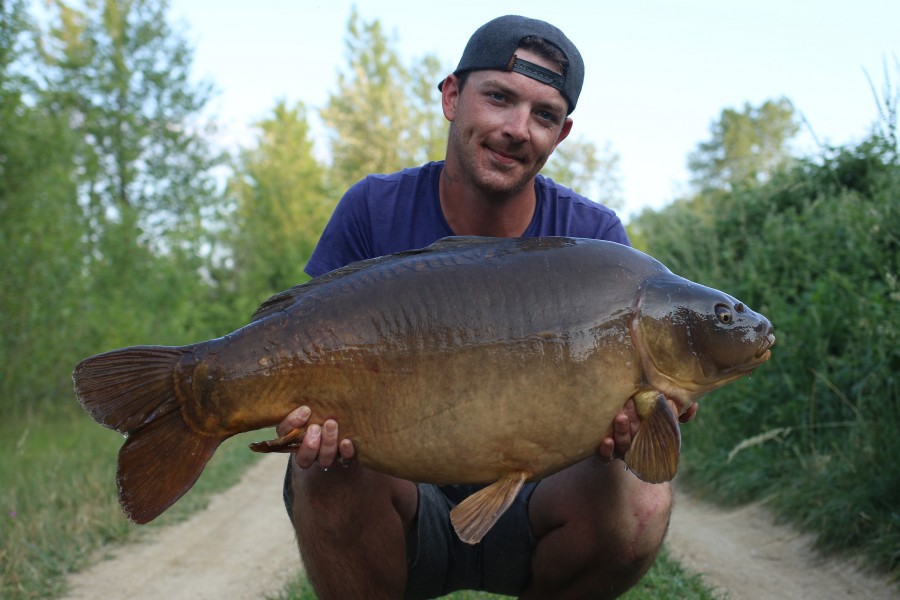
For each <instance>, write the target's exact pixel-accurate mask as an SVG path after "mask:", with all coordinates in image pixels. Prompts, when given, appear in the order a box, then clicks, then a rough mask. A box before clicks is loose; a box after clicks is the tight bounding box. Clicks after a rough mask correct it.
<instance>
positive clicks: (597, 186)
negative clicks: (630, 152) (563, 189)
mask: <svg viewBox="0 0 900 600" xmlns="http://www.w3.org/2000/svg"><path fill="white" fill-rule="evenodd" d="M541 173H542V174H543V175H546V176H547V177H549V178H551V179H553V180H554V181H557V182H559V183H561V184H563V185H565V186H567V187H569V188H572V189H573V190H576V191H577V192H578V193H580V194H582V195H584V196H587V197H588V198H590V199H591V200H593V201H594V202H599V203H600V204H603V205H605V206H608V207H610V208H612V209H614V210H617V209H621V208H623V207H624V205H625V200H624V198H623V197H622V183H621V175H620V173H619V155H618V154H616V153H615V151H613V149H612V148H611V147H610V146H609V145H607V146H605V147H604V148H603V149H602V150H598V148H597V145H596V144H594V143H593V142H590V141H588V140H586V139H584V138H574V139H573V138H572V137H569V138H566V139H565V140H564V141H563V142H562V143H561V144H560V145H559V146H557V147H556V150H554V152H553V154H551V155H550V160H548V161H547V164H546V165H545V166H544V168H543V169H542V170H541Z"/></svg>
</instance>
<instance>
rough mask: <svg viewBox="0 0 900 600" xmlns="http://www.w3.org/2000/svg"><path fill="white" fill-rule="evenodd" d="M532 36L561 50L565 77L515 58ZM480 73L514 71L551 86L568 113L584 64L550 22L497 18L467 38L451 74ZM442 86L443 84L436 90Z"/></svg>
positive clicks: (575, 98)
mask: <svg viewBox="0 0 900 600" xmlns="http://www.w3.org/2000/svg"><path fill="white" fill-rule="evenodd" d="M532 35H533V36H537V37H540V38H544V39H545V40H547V41H548V42H550V43H551V44H553V45H554V46H556V47H557V48H559V49H560V50H561V51H562V53H563V54H564V55H565V56H566V59H567V60H568V61H569V67H568V69H567V70H566V74H565V75H560V74H559V73H555V72H553V71H551V70H550V69H545V68H544V67H542V66H540V65H536V64H534V63H532V62H529V61H527V60H522V59H521V58H518V57H517V56H516V49H517V48H518V47H519V42H521V41H522V39H523V38H525V37H528V36H532ZM482 70H496V71H514V72H516V73H521V74H522V75H525V76H527V77H531V78H532V79H536V80H538V81H540V82H541V83H545V84H547V85H549V86H551V87H554V88H556V89H557V90H559V91H560V93H561V94H562V95H563V97H564V98H565V99H566V101H567V102H568V103H569V112H570V113H571V112H572V111H573V110H575V104H576V102H578V95H579V94H580V93H581V85H582V84H583V83H584V61H583V60H582V58H581V53H580V52H578V48H576V47H575V44H573V43H572V42H571V41H570V40H569V38H567V37H566V35H565V34H564V33H563V32H562V31H560V30H559V29H557V28H556V27H554V26H553V25H551V24H550V23H546V22H544V21H539V20H537V19H529V18H527V17H520V16H516V15H506V16H504V17H497V18H496V19H494V20H493V21H489V22H487V23H485V24H484V25H482V26H481V27H479V28H478V29H477V30H476V31H475V33H473V34H472V37H471V38H469V43H468V44H466V48H465V50H463V55H462V58H461V59H460V61H459V65H458V66H457V67H456V70H455V71H454V72H453V74H454V75H458V74H459V73H462V72H464V71H482ZM443 85H444V82H443V81H442V82H441V83H439V84H438V89H441V87H442V86H443Z"/></svg>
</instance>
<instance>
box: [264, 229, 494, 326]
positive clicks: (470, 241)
mask: <svg viewBox="0 0 900 600" xmlns="http://www.w3.org/2000/svg"><path fill="white" fill-rule="evenodd" d="M497 241H498V238H489V237H478V236H450V237H445V238H441V239H439V240H438V241H436V242H434V243H433V244H431V245H430V246H426V247H425V248H419V249H416V250H407V251H405V252H397V253H395V254H387V255H385V256H379V257H376V258H367V259H364V260H359V261H356V262H353V263H350V264H349V265H347V266H344V267H339V268H337V269H335V270H333V271H329V272H328V273H325V274H324V275H320V276H319V277H316V278H315V279H311V280H310V281H307V282H305V283H301V284H299V285H295V286H294V287H292V288H289V289H286V290H284V291H283V292H278V293H277V294H275V295H274V296H272V297H271V298H269V299H268V300H266V301H265V302H263V303H262V305H260V307H259V308H257V309H256V312H254V313H253V317H252V318H251V319H250V320H251V321H258V320H260V319H264V318H266V317H268V316H269V315H271V314H273V313H276V312H279V311H281V310H284V309H286V308H287V307H289V306H291V305H292V304H294V303H295V302H296V301H297V298H299V297H300V296H302V295H303V294H306V293H307V292H309V291H310V290H312V289H315V288H316V287H318V286H320V285H322V284H325V283H328V282H331V281H334V280H335V279H340V278H341V277H347V276H348V275H352V274H353V273H356V272H359V271H362V270H363V269H369V268H372V267H375V266H378V265H380V264H383V263H387V262H392V261H396V260H400V259H403V258H406V257H408V256H413V255H416V254H430V253H433V252H445V251H447V250H451V249H453V248H460V247H471V246H474V245H480V244H494V243H496V242H497Z"/></svg>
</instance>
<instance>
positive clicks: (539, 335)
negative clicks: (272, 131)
mask: <svg viewBox="0 0 900 600" xmlns="http://www.w3.org/2000/svg"><path fill="white" fill-rule="evenodd" d="M774 341H775V337H774V335H773V333H772V325H771V324H770V323H769V321H768V320H767V319H766V318H765V317H763V316H761V315H759V314H757V313H755V312H753V311H752V310H750V309H749V308H747V307H746V306H745V305H744V304H742V303H741V302H739V301H738V300H736V299H734V298H732V297H731V296H729V295H727V294H724V293H722V292H720V291H718V290H714V289H711V288H708V287H704V286H702V285H698V284H696V283H692V282H690V281H688V280H686V279H683V278H681V277H678V276H676V275H674V274H672V273H671V272H670V271H669V270H668V269H667V268H666V267H665V266H663V265H662V264H661V263H660V262H659V261H657V260H655V259H653V258H651V257H649V256H647V255H645V254H643V253H641V252H638V251H637V250H634V249H632V248H629V247H627V246H623V245H620V244H615V243H612V242H602V241H596V240H586V239H572V238H531V239H493V238H446V239H444V240H441V241H439V242H436V243H435V244H433V245H431V246H429V247H427V248H425V249H422V250H415V251H410V252H403V253H400V254H394V255H389V256H385V257H381V258H376V259H372V260H367V261H362V262H359V263H354V264H352V265H349V266H347V267H345V268H342V269H338V270H336V271H333V272H331V273H328V274H326V275H323V276H321V277H319V278H317V279H313V280H312V281H310V282H308V283H305V284H303V285H298V286H296V287H294V288H291V289H289V290H287V291H285V292H282V293H280V294H277V295H275V296H273V297H272V298H270V299H269V300H268V301H266V302H265V304H263V305H262V306H261V307H260V308H259V309H258V310H257V312H256V313H255V314H254V316H253V320H252V321H251V323H250V324H248V325H246V326H245V327H242V328H241V329H238V330H237V331H235V332H233V333H230V334H228V335H226V336H225V337H222V338H218V339H213V340H209V341H206V342H201V343H197V344H192V345H188V346H180V347H166V346H137V347H131V348H124V349H121V350H114V351H112V352H107V353H105V354H100V355H97V356H92V357H90V358H87V359H85V360H83V361H82V362H81V363H79V364H78V366H77V367H76V368H75V371H74V374H73V378H74V382H75V391H76V393H77V395H78V399H79V401H80V402H81V404H82V405H83V406H84V408H85V409H86V410H87V411H88V412H89V413H90V415H91V416H92V417H93V418H94V419H96V420H97V421H98V422H99V423H102V424H103V425H105V426H106V427H110V428H112V429H115V430H116V431H119V432H120V433H123V434H125V436H126V438H127V439H126V441H125V443H124V445H123V446H122V449H121V450H120V452H119V463H118V476H117V479H118V487H119V500H120V502H121V505H122V508H123V510H124V512H125V514H126V515H127V516H128V517H129V518H130V519H132V520H133V521H135V522H137V523H146V522H148V521H150V520H152V519H154V518H155V517H156V516H158V515H159V514H160V513H162V512H163V511H164V510H166V509H167V508H168V507H169V506H171V505H172V503H174V502H175V501H176V500H177V499H178V498H180V497H181V496H182V495H183V494H184V493H185V492H187V490H188V489H190V487H191V486H192V485H193V484H194V482H195V481H196V479H197V478H198V477H199V475H200V473H201V472H202V470H203V468H204V466H205V465H206V462H207V461H208V460H209V458H210V457H211V456H212V454H213V453H214V452H215V450H216V448H217V447H218V446H219V444H220V443H221V442H222V441H223V440H225V439H227V438H228V437H230V436H232V435H235V434H237V433H241V432H244V431H249V430H253V429H258V428H262V427H267V426H271V425H273V424H276V423H278V422H280V421H281V420H282V419H283V418H284V417H285V416H286V415H287V414H288V413H289V412H290V411H291V410H293V409H294V408H296V407H298V406H300V405H308V406H309V407H310V408H311V409H312V417H311V420H310V423H322V422H323V421H324V420H325V419H327V418H334V419H336V420H337V421H338V423H339V425H340V428H341V435H342V437H347V438H350V439H351V440H353V443H354V445H355V447H356V453H357V457H358V459H359V462H360V463H361V464H362V465H364V466H366V467H370V468H372V469H377V470H379V471H383V472H385V473H389V474H391V475H395V476H397V477H402V478H405V479H409V480H413V481H423V482H434V483H442V484H443V483H491V485H489V486H487V487H485V488H484V489H482V490H481V491H480V492H478V493H476V494H475V495H473V496H471V497H470V498H469V499H467V500H466V501H464V502H462V503H461V504H460V505H459V506H458V507H457V509H455V510H454V512H453V513H452V519H453V523H454V527H456V529H457V532H458V533H459V535H460V538H461V539H463V540H465V541H468V542H471V543H474V542H475V541H477V540H479V539H480V538H481V537H482V536H483V535H484V533H486V532H487V530H488V529H489V528H490V527H491V525H493V523H494V522H495V521H496V519H497V518H499V516H500V514H502V512H503V511H504V510H506V507H507V506H508V505H509V503H510V502H511V500H512V498H513V497H514V496H515V494H516V493H517V491H518V490H519V489H520V487H521V486H522V484H523V483H524V482H525V481H528V480H534V479H539V478H541V477H544V476H546V475H549V474H551V473H554V472H556V471H559V470H560V469H563V468H565V467H567V466H569V465H571V464H573V463H575V462H577V461H579V460H581V459H584V458H586V457H588V456H590V455H591V454H593V453H594V452H596V450H597V447H598V445H599V443H600V440H601V439H602V438H603V437H604V436H605V435H607V434H608V433H609V432H610V431H611V424H612V421H613V419H614V417H615V415H616V414H617V413H619V412H620V411H621V410H622V408H623V406H624V405H625V404H626V402H627V401H628V400H629V399H630V398H633V399H634V400H635V405H636V409H637V413H638V415H639V417H640V419H641V426H640V428H639V430H638V433H637V435H636V436H635V438H634V440H633V441H632V444H631V448H630V450H629V452H628V453H627V455H626V457H625V460H626V463H627V465H628V467H629V468H630V469H631V470H632V471H634V472H635V474H636V475H637V476H638V477H640V478H642V479H643V480H645V481H650V482H661V481H667V480H669V479H671V478H672V477H673V476H674V475H675V471H676V468H677V462H678V454H679V450H680V439H681V438H680V432H679V428H678V421H677V416H678V414H680V413H682V412H683V411H685V410H686V409H687V408H688V407H689V406H690V405H691V404H692V403H693V402H694V401H696V400H697V398H699V397H700V396H701V395H703V394H705V393H706V392H708V391H710V390H712V389H714V388H717V387H719V386H722V385H724V384H726V383H728V382H731V381H734V380H736V379H738V378H740V377H742V376H743V375H746V374H747V373H749V372H750V371H752V370H753V369H754V368H756V367H758V366H759V365H760V364H762V363H763V362H764V361H765V360H766V359H768V358H769V355H770V348H771V346H772V345H773V344H774ZM291 437H293V438H296V437H297V436H291ZM297 443H298V442H297V439H282V440H273V441H271V442H264V443H262V444H259V445H255V446H256V447H257V449H266V448H268V449H273V448H274V449H284V448H285V447H291V446H292V445H296V444H297Z"/></svg>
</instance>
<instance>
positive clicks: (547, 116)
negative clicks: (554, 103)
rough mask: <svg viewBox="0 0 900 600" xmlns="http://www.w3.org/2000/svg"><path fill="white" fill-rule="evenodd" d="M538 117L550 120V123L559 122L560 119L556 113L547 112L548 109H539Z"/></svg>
mask: <svg viewBox="0 0 900 600" xmlns="http://www.w3.org/2000/svg"><path fill="white" fill-rule="evenodd" d="M537 115H538V118H539V119H541V120H544V121H548V122H550V123H557V122H559V119H558V118H557V117H556V114H555V113H552V112H547V111H546V110H541V111H538V113H537Z"/></svg>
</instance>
